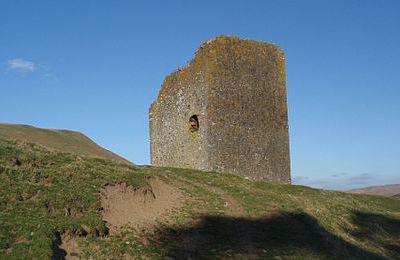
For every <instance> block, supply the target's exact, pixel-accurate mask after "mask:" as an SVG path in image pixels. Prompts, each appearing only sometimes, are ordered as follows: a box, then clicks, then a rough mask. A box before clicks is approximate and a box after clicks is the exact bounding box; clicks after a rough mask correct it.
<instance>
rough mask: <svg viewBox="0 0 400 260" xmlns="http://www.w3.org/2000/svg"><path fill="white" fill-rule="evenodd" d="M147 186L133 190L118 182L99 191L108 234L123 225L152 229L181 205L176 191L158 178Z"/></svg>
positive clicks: (180, 195)
mask: <svg viewBox="0 0 400 260" xmlns="http://www.w3.org/2000/svg"><path fill="white" fill-rule="evenodd" d="M150 185H151V188H147V189H143V188H139V189H134V188H133V187H130V186H127V185H126V184H125V183H121V184H117V185H115V186H107V187H105V188H104V189H103V190H102V191H101V205H102V207H103V209H104V210H103V212H102V215H103V219H104V220H105V221H107V223H108V225H109V228H110V231H111V232H112V233H113V232H117V231H118V230H119V229H120V228H121V227H123V226H131V227H136V228H137V227H139V228H140V227H153V226H155V225H156V224H157V223H158V222H159V221H160V220H162V219H163V218H164V217H166V216H167V215H168V213H170V212H171V211H172V210H173V209H178V208H180V207H181V206H182V205H183V199H182V198H183V196H182V194H181V192H180V191H179V190H177V189H176V188H174V187H172V186H170V185H168V184H166V183H165V182H163V181H161V180H159V179H151V180H150Z"/></svg>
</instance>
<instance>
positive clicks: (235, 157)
mask: <svg viewBox="0 0 400 260" xmlns="http://www.w3.org/2000/svg"><path fill="white" fill-rule="evenodd" d="M149 114H150V115H149V116H150V149H151V163H152V165H155V166H170V167H178V168H192V169H199V170H207V171H217V172H229V173H235V174H238V175H240V176H243V177H247V178H250V179H255V180H270V181H275V182H281V183H290V181H291V179H290V159H289V134H288V115H287V103H286V80H285V58H284V54H283V52H282V50H281V49H280V48H279V47H277V46H276V45H273V44H270V43H265V42H260V41H255V40H247V39H240V38H238V37H227V36H220V37H217V38H215V39H212V40H209V41H207V42H205V43H204V44H202V45H201V46H200V48H199V49H198V51H197V52H196V55H195V57H194V58H193V59H192V60H191V61H190V62H189V64H188V65H186V66H185V67H183V68H180V69H178V70H177V71H175V72H173V73H172V74H170V75H169V76H168V77H166V78H165V80H164V82H163V84H162V87H161V90H160V93H159V95H158V98H157V100H156V101H155V102H154V103H153V104H152V105H151V107H150V110H149Z"/></svg>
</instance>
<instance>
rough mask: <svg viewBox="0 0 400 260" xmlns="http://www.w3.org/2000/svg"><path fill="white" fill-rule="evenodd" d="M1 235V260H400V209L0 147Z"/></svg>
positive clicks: (7, 144)
mask: <svg viewBox="0 0 400 260" xmlns="http://www.w3.org/2000/svg"><path fill="white" fill-rule="evenodd" d="M135 214H136V215H135ZM120 216H122V217H126V218H130V219H131V221H132V222H131V223H129V222H124V219H123V218H119V219H118V217H120ZM131 217H132V218H131ZM106 220H107V221H106ZM135 220H137V223H135ZM139 223H140V224H139ZM0 230H1V232H0V259H50V258H52V257H53V258H55V259H57V258H63V257H65V256H66V257H80V258H83V259H89V258H90V259H163V258H164V257H173V258H174V259H188V258H191V259H216V258H218V259H232V258H234V259H249V258H250V259H254V258H267V259H269V258H275V259H399V256H400V203H399V200H398V199H393V198H385V197H379V196H369V195H357V194H348V193H342V192H335V191H326V190H318V189H312V188H309V187H304V186H296V185H279V184H272V183H268V182H258V181H249V180H245V179H242V178H240V177H237V176H234V175H230V174H219V173H212V172H201V171H194V170H185V169H173V168H155V167H149V166H135V165H131V164H126V163H118V162H115V161H111V160H105V159H99V158H90V157H82V156H80V155H77V154H74V153H68V152H61V151H58V150H52V149H48V148H46V147H44V146H38V145H36V144H31V143H26V142H20V141H16V140H6V139H2V138H0Z"/></svg>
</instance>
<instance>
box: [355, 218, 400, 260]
mask: <svg viewBox="0 0 400 260" xmlns="http://www.w3.org/2000/svg"><path fill="white" fill-rule="evenodd" d="M352 220H353V223H354V224H355V226H356V227H357V229H356V231H352V232H351V234H352V235H353V236H354V237H357V238H358V239H360V240H366V241H369V242H370V243H372V244H373V245H375V246H379V247H381V248H383V249H384V250H385V251H386V252H387V253H388V255H390V256H391V257H393V258H400V220H398V219H394V218H390V217H388V216H384V215H381V214H375V213H365V212H359V211H357V212H354V215H353V218H352ZM393 238H395V239H393Z"/></svg>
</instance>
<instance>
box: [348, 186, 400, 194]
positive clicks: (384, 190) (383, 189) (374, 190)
mask: <svg viewBox="0 0 400 260" xmlns="http://www.w3.org/2000/svg"><path fill="white" fill-rule="evenodd" d="M349 192H350V193H357V194H369V195H379V196H385V197H400V184H392V185H383V186H372V187H367V188H362V189H353V190H349Z"/></svg>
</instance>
